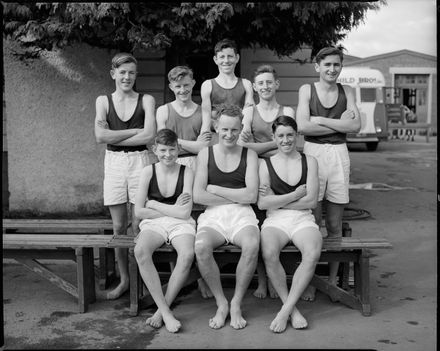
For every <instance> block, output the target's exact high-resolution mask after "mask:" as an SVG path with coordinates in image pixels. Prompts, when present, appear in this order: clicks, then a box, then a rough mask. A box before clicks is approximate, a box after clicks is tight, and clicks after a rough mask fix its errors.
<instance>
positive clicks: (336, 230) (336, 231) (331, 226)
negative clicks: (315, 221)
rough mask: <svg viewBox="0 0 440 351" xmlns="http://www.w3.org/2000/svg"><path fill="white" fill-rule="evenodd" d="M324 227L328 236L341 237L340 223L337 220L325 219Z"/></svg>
mask: <svg viewBox="0 0 440 351" xmlns="http://www.w3.org/2000/svg"><path fill="white" fill-rule="evenodd" d="M325 226H326V228H327V233H328V234H329V235H330V236H337V235H342V221H340V220H339V219H337V218H326V219H325Z"/></svg>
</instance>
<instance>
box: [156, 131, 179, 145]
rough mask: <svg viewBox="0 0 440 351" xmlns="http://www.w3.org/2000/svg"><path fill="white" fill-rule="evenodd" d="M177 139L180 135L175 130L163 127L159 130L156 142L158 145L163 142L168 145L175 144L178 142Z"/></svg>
mask: <svg viewBox="0 0 440 351" xmlns="http://www.w3.org/2000/svg"><path fill="white" fill-rule="evenodd" d="M177 140H178V137H177V134H176V133H175V132H173V131H172V130H171V129H168V128H163V129H160V130H159V131H158V132H157V134H156V137H155V138H154V143H155V144H156V145H157V144H161V145H166V146H174V145H176V144H177Z"/></svg>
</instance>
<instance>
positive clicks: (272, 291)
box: [267, 280, 279, 299]
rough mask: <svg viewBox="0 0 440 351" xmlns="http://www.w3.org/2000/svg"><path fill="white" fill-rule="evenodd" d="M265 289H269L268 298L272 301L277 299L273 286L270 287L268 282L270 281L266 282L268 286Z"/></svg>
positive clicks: (270, 284)
mask: <svg viewBox="0 0 440 351" xmlns="http://www.w3.org/2000/svg"><path fill="white" fill-rule="evenodd" d="M267 287H268V288H269V296H270V297H271V298H272V299H277V298H278V297H279V296H278V293H277V291H276V290H275V288H274V287H273V285H272V283H271V282H270V280H268V285H267Z"/></svg>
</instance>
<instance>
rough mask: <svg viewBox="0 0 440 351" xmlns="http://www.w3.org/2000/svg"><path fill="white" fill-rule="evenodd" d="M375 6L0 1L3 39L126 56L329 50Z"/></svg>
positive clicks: (349, 3) (31, 45)
mask: <svg viewBox="0 0 440 351" xmlns="http://www.w3.org/2000/svg"><path fill="white" fill-rule="evenodd" d="M385 4H386V0H380V1H379V2H377V1H376V2H365V1H359V2H352V1H345V2H328V1H324V2H322V1H317V2H313V1H296V2H255V3H244V2H231V3H167V2H152V1H150V2H145V3H141V2H137V3H136V2H130V3H73V2H71V3H31V2H21V3H4V2H3V3H2V5H3V21H4V23H3V26H4V35H6V36H7V37H9V38H12V39H13V40H16V41H18V42H20V43H21V44H22V45H23V46H26V47H28V48H33V49H35V48H36V49H39V50H41V49H46V50H52V49H54V48H57V47H63V46H65V45H69V44H72V43H74V42H85V43H88V44H90V45H93V46H97V47H105V48H113V49H118V50H124V51H134V50H136V49H140V50H142V49H159V50H162V49H168V48H171V47H172V49H173V51H174V52H179V53H180V54H182V55H185V54H187V53H193V54H194V53H197V52H200V51H206V49H207V48H209V49H210V50H212V47H213V46H214V44H215V43H216V42H217V41H218V40H220V39H222V38H233V39H234V40H235V41H236V42H237V44H238V45H239V47H241V48H246V47H255V46H259V47H263V48H267V49H270V50H273V51H275V52H276V53H277V54H278V55H280V56H282V55H290V54H292V53H293V52H295V51H296V50H298V49H299V48H300V47H302V46H309V47H311V48H312V55H313V54H315V53H316V52H317V50H319V49H320V48H321V47H323V46H328V45H335V44H337V43H338V42H340V41H341V40H342V39H344V37H345V36H346V34H347V33H348V32H349V31H350V30H351V29H352V28H354V27H356V26H358V25H359V24H360V23H362V22H363V21H364V18H365V15H366V12H367V10H378V9H379V5H385Z"/></svg>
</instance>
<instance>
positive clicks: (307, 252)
mask: <svg viewBox="0 0 440 351" xmlns="http://www.w3.org/2000/svg"><path fill="white" fill-rule="evenodd" d="M270 230H271V236H272V238H270V237H269V238H268V235H267V234H266V233H265V234H264V238H265V239H262V240H265V241H264V242H263V245H265V247H267V249H266V250H264V249H263V250H264V251H263V252H264V257H265V262H266V269H267V272H268V274H269V277H270V279H272V282H274V281H276V280H277V279H278V278H277V276H276V275H277V274H278V273H279V271H280V270H282V271H284V269H283V268H282V266H281V263H280V262H279V251H278V255H275V254H274V251H275V250H281V249H282V247H283V246H281V244H283V243H284V242H285V240H286V239H285V238H286V237H287V236H286V235H285V234H283V232H281V231H279V230H277V229H275V228H271V229H270ZM275 233H276V234H275ZM282 235H284V238H283V237H282ZM262 238H263V236H262ZM270 241H275V243H274V244H272V245H271V243H270ZM276 241H277V242H276ZM292 241H293V243H294V244H295V246H296V247H298V249H299V250H300V251H301V255H302V260H301V263H300V265H299V266H298V268H297V269H296V271H295V273H294V275H293V279H292V286H291V288H290V292H289V293H288V294H287V287H286V283H285V273H284V274H283V276H284V281H282V282H278V283H277V284H275V283H274V288H275V289H277V288H279V289H277V292H278V294H279V296H280V298H281V301H282V302H283V306H282V307H281V310H280V311H279V312H278V314H277V316H276V317H275V319H274V320H273V321H272V323H271V325H270V329H271V330H272V331H273V332H276V333H281V332H283V331H284V330H285V329H286V326H287V321H288V319H289V317H291V322H292V326H293V328H295V329H302V328H305V327H307V321H306V320H305V318H304V317H303V316H302V314H301V313H300V312H299V310H298V309H297V308H296V306H295V305H296V303H297V302H298V300H299V298H300V296H301V294H302V293H303V291H304V290H305V288H306V287H307V284H309V282H310V280H311V279H312V277H313V274H314V272H315V267H316V263H317V262H318V260H319V256H320V254H321V247H322V237H321V233H320V232H319V231H318V230H316V229H315V228H313V227H306V228H304V229H301V230H300V231H298V232H296V233H295V234H294V236H293V240H292ZM266 243H267V244H266ZM280 246H281V247H280ZM274 257H275V258H274ZM280 266H281V267H280Z"/></svg>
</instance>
